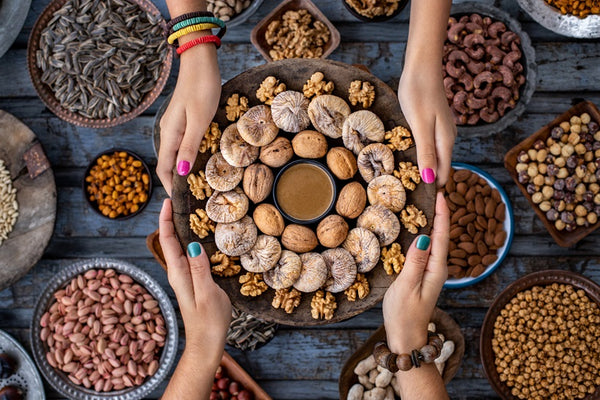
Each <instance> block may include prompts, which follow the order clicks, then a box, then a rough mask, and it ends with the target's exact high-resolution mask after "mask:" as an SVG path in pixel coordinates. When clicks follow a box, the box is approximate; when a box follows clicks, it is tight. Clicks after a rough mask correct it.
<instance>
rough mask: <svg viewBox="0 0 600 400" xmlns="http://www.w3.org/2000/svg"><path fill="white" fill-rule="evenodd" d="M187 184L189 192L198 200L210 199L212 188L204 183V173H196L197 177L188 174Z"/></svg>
mask: <svg viewBox="0 0 600 400" xmlns="http://www.w3.org/2000/svg"><path fill="white" fill-rule="evenodd" d="M187 183H188V185H189V187H190V191H191V192H192V194H193V195H194V197H195V198H196V199H198V200H204V199H206V198H207V197H210V196H211V195H212V193H213V190H212V188H211V187H210V185H209V184H208V182H206V177H205V175H204V171H198V175H196V174H189V175H188V178H187Z"/></svg>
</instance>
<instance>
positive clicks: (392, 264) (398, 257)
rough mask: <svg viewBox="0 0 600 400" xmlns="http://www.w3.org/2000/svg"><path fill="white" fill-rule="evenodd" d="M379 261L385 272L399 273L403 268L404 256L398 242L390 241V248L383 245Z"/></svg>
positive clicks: (390, 273) (389, 273)
mask: <svg viewBox="0 0 600 400" xmlns="http://www.w3.org/2000/svg"><path fill="white" fill-rule="evenodd" d="M381 261H382V262H383V269H384V270H385V272H386V274H388V275H392V274H393V273H396V274H399V273H400V271H402V268H404V261H406V257H405V256H404V254H402V248H401V247H400V244H398V243H392V245H391V246H390V248H389V249H388V248H387V247H384V248H382V249H381Z"/></svg>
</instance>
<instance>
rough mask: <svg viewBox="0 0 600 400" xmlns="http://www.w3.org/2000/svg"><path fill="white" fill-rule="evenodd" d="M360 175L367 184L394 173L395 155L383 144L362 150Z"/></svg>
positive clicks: (359, 166)
mask: <svg viewBox="0 0 600 400" xmlns="http://www.w3.org/2000/svg"><path fill="white" fill-rule="evenodd" d="M357 165H358V170H359V171H360V175H361V176H362V177H363V179H364V180H365V181H367V182H371V181H372V180H373V179H374V178H377V177H378V176H381V175H391V174H392V173H393V172H394V153H392V150H390V149H389V147H387V146H386V145H384V144H382V143H373V144H370V145H368V146H366V147H365V148H363V149H362V150H361V152H360V153H359V154H358V160H357Z"/></svg>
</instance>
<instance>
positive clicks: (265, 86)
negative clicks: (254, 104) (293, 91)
mask: <svg viewBox="0 0 600 400" xmlns="http://www.w3.org/2000/svg"><path fill="white" fill-rule="evenodd" d="M285 89H286V86H285V83H280V82H279V80H278V79H277V78H275V77H274V76H267V77H266V78H265V80H264V81H262V83H261V84H260V87H259V88H258V90H257V91H256V98H257V99H258V100H260V101H262V102H263V103H265V104H268V105H270V104H271V103H272V102H273V99H274V98H275V96H277V95H278V94H279V93H281V92H283V91H285Z"/></svg>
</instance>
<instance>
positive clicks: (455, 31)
mask: <svg viewBox="0 0 600 400" xmlns="http://www.w3.org/2000/svg"><path fill="white" fill-rule="evenodd" d="M465 25H466V24H465V23H464V22H458V23H455V24H453V25H452V26H451V27H450V29H448V40H449V41H450V42H452V43H458V40H459V39H460V36H461V33H462V31H463V29H465Z"/></svg>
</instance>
